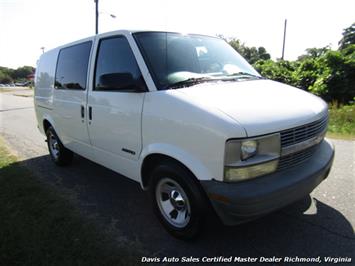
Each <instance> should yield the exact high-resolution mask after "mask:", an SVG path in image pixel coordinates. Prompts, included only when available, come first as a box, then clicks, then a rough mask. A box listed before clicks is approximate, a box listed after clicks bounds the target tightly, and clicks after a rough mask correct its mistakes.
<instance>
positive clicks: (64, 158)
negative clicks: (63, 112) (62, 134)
mask: <svg viewBox="0 0 355 266" xmlns="http://www.w3.org/2000/svg"><path fill="white" fill-rule="evenodd" d="M46 136H47V145H48V150H49V154H50V156H51V159H52V161H53V162H54V163H55V164H57V165H59V166H64V165H68V164H70V163H71V162H72V160H73V152H72V151H70V150H68V149H67V148H65V147H64V145H63V144H62V142H61V141H60V139H59V138H58V135H57V134H56V132H55V131H54V128H53V127H49V128H48V129H47V131H46Z"/></svg>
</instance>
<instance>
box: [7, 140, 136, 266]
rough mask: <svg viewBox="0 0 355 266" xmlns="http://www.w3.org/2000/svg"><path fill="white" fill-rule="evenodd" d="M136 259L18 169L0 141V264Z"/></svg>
mask: <svg viewBox="0 0 355 266" xmlns="http://www.w3.org/2000/svg"><path fill="white" fill-rule="evenodd" d="M140 258H141V255H140V253H139V251H136V250H135V248H134V246H133V245H128V246H124V245H118V243H116V242H115V241H114V240H113V238H111V237H110V235H108V234H106V233H104V232H102V231H100V230H99V229H98V227H97V226H96V225H95V224H94V223H93V222H91V221H90V220H89V219H88V218H84V217H83V216H82V215H81V214H80V213H79V211H78V210H77V209H76V208H75V207H74V206H73V205H72V204H71V203H70V202H69V201H68V200H66V199H64V198H63V197H61V196H60V195H59V194H58V192H56V191H55V190H54V189H53V188H52V187H49V185H46V184H44V183H42V182H41V181H39V180H38V179H37V178H36V177H35V176H34V175H33V174H32V173H31V172H29V170H27V169H26V168H24V167H22V166H21V165H20V164H19V163H18V162H17V161H16V158H15V157H14V156H13V155H11V154H10V153H9V151H8V150H7V149H6V147H5V145H4V143H3V142H2V140H1V139H0V265H36V266H39V265H61V266H62V265H136V264H137V263H138V262H139V261H140Z"/></svg>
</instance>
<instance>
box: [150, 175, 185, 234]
mask: <svg viewBox="0 0 355 266" xmlns="http://www.w3.org/2000/svg"><path fill="white" fill-rule="evenodd" d="M155 197H156V201H157V203H158V207H159V210H160V212H161V214H162V215H163V216H164V218H165V220H166V221H168V222H169V223H170V224H172V225H173V226H176V227H179V228H183V227H185V226H186V225H187V224H188V223H189V221H190V216H191V206H190V202H189V199H188V197H187V195H186V193H185V191H184V190H183V189H182V187H181V186H180V185H179V184H178V183H177V182H176V181H175V180H173V179H170V178H162V179H161V180H160V181H159V182H158V184H157V186H156V190H155Z"/></svg>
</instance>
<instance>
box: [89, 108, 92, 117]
mask: <svg viewBox="0 0 355 266" xmlns="http://www.w3.org/2000/svg"><path fill="white" fill-rule="evenodd" d="M89 120H92V107H91V106H89Z"/></svg>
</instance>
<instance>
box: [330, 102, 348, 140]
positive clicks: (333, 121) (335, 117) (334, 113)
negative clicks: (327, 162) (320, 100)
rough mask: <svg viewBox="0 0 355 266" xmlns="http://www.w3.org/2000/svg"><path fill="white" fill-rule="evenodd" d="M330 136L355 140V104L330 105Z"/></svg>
mask: <svg viewBox="0 0 355 266" xmlns="http://www.w3.org/2000/svg"><path fill="white" fill-rule="evenodd" d="M327 135H328V136H329V137H333V138H341V139H352V140H355V104H352V105H343V106H340V107H336V105H330V107H329V125H328V134H327Z"/></svg>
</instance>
